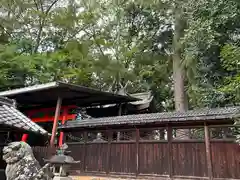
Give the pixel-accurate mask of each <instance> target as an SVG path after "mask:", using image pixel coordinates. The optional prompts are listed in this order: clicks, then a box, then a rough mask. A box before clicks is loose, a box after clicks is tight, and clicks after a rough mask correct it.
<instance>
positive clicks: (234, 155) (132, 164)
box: [65, 126, 240, 179]
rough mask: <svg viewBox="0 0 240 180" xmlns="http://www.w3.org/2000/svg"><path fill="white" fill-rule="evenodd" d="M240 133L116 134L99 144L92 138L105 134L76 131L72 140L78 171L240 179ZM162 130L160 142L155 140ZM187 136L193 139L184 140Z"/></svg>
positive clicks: (139, 131) (216, 129)
mask: <svg viewBox="0 0 240 180" xmlns="http://www.w3.org/2000/svg"><path fill="white" fill-rule="evenodd" d="M186 129H187V131H186ZM238 130H239V129H237V131H236V127H233V126H229V127H219V126H216V127H215V126H211V127H210V126H209V127H208V126H205V127H191V128H189V127H185V128H184V129H179V128H174V127H167V128H160V129H159V128H158V129H155V130H153V129H134V130H117V131H115V132H116V133H115V134H117V133H119V132H120V133H122V134H124V136H121V137H120V138H119V137H116V136H114V131H102V132H101V134H102V140H103V141H94V140H93V138H92V137H93V136H91V133H92V134H96V133H97V132H98V133H99V131H97V132H76V133H75V134H74V133H72V134H71V137H73V136H75V137H77V138H78V139H77V140H76V138H75V139H74V138H73V139H74V140H70V139H66V141H68V145H69V150H70V151H71V152H72V153H71V155H72V156H73V157H74V159H75V160H80V161H81V163H80V164H76V165H74V166H73V167H72V170H73V172H81V173H83V174H84V173H86V174H88V173H91V174H104V175H128V176H145V177H150V176H157V177H168V178H169V177H170V178H188V179H189V178H190V179H199V178H200V179H213V178H214V179H215V178H223V179H240V171H239V169H240V146H239V145H238V144H236V143H235V139H233V138H234V137H235V135H236V132H238ZM156 131H158V135H159V136H158V138H156V137H155V138H152V137H153V136H156V135H154V133H152V132H155V133H156ZM128 132H132V134H131V133H128ZM161 132H162V133H161ZM179 132H180V133H179ZM186 132H187V133H188V137H191V138H188V139H186V136H185V137H184V138H181V136H184V133H186ZM65 135H66V134H65ZM66 136H68V135H66Z"/></svg>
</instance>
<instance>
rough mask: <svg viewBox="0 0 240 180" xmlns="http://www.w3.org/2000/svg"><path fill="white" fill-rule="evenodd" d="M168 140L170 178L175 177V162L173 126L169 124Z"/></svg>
mask: <svg viewBox="0 0 240 180" xmlns="http://www.w3.org/2000/svg"><path fill="white" fill-rule="evenodd" d="M167 141H168V174H169V178H170V179H172V177H173V163H172V156H173V153H172V127H171V126H169V124H168V125H167Z"/></svg>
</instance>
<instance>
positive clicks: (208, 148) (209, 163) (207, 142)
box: [204, 122, 213, 180]
mask: <svg viewBox="0 0 240 180" xmlns="http://www.w3.org/2000/svg"><path fill="white" fill-rule="evenodd" d="M204 134H205V147H206V157H207V169H208V177H209V179H210V180H212V179H213V169H212V157H211V146H210V137H209V129H208V125H207V123H206V122H205V123H204Z"/></svg>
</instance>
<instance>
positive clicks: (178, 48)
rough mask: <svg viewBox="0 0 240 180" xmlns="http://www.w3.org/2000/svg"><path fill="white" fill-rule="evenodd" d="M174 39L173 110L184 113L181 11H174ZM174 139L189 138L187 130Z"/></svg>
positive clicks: (184, 24)
mask: <svg viewBox="0 0 240 180" xmlns="http://www.w3.org/2000/svg"><path fill="white" fill-rule="evenodd" d="M175 13H176V14H175V23H174V37H173V56H172V60H173V81H174V101H175V110H176V111H180V112H184V111H186V110H187V109H188V101H187V94H186V90H185V69H184V67H183V66H182V49H183V45H182V44H181V42H180V40H181V38H182V37H183V36H184V29H185V27H186V21H185V20H184V18H183V13H182V12H181V10H176V11H175ZM176 137H177V138H179V139H186V138H189V130H177V131H176Z"/></svg>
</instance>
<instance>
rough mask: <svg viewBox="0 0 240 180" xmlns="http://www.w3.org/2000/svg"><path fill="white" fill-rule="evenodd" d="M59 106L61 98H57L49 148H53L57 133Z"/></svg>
mask: <svg viewBox="0 0 240 180" xmlns="http://www.w3.org/2000/svg"><path fill="white" fill-rule="evenodd" d="M61 105H62V98H61V97H58V100H57V105H56V110H55V115H54V121H53V127H52V136H51V140H50V146H51V147H54V141H55V137H56V132H57V125H58V120H59V115H60V111H61Z"/></svg>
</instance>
